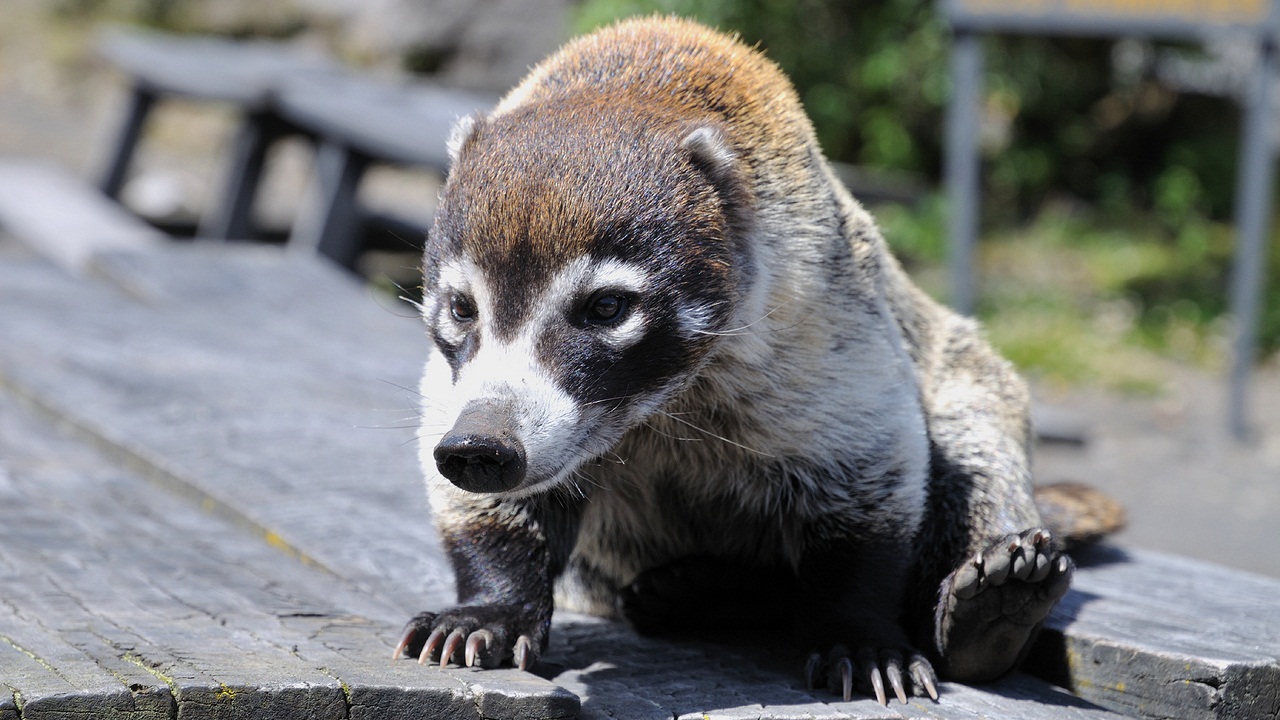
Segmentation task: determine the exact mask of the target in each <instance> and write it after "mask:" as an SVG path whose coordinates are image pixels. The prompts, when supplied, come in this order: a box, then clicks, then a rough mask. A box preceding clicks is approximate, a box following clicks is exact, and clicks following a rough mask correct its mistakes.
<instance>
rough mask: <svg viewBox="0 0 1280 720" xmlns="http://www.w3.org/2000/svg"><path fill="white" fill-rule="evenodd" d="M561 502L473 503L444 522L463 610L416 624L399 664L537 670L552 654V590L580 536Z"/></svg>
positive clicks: (426, 616)
mask: <svg viewBox="0 0 1280 720" xmlns="http://www.w3.org/2000/svg"><path fill="white" fill-rule="evenodd" d="M560 500H561V499H560V498H555V499H552V500H551V502H550V503H548V501H547V499H546V498H533V499H526V500H502V499H492V500H488V501H472V502H467V503H465V506H466V507H465V509H463V508H459V509H458V512H457V513H452V514H454V515H456V518H449V517H445V518H440V519H438V524H439V528H440V533H441V537H442V539H443V542H444V547H445V550H446V552H447V553H448V554H449V559H450V561H451V562H452V564H453V570H454V577H455V581H456V584H457V596H458V604H457V606H455V607H452V608H449V609H447V610H443V611H440V612H429V611H428V612H423V613H420V614H419V615H417V616H416V617H414V618H413V619H412V620H410V621H409V624H408V625H407V626H406V627H405V631H404V635H403V637H402V639H401V640H400V643H399V644H398V645H397V646H396V650H395V657H400V656H401V654H402V653H403V654H405V655H408V656H409V657H416V658H418V661H419V662H422V663H425V662H428V661H430V662H439V663H440V665H441V666H442V667H443V666H445V665H448V664H449V663H450V662H457V663H459V664H465V665H466V666H468V667H474V666H480V667H485V668H493V667H499V666H501V665H507V664H510V665H514V666H516V667H518V668H520V669H521V670H525V669H528V668H529V667H531V666H532V665H533V663H534V662H535V661H536V660H537V658H538V656H540V655H541V654H542V652H543V651H544V650H546V647H547V640H548V637H549V631H550V627H551V614H552V611H553V610H554V602H553V599H552V586H553V584H554V583H555V579H556V577H558V576H559V575H560V573H561V572H563V570H564V566H565V562H566V560H567V558H568V556H569V552H570V551H571V550H572V547H573V542H574V538H575V537H576V534H577V526H578V517H579V516H578V511H577V508H576V507H574V506H572V505H571V504H568V501H564V502H563V503H560ZM552 504H554V505H555V508H554V510H549V507H550V505H552Z"/></svg>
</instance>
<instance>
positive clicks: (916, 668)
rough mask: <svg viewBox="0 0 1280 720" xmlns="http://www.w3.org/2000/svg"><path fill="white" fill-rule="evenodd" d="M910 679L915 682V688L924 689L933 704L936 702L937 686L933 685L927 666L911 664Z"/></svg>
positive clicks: (931, 675)
mask: <svg viewBox="0 0 1280 720" xmlns="http://www.w3.org/2000/svg"><path fill="white" fill-rule="evenodd" d="M911 679H912V680H913V681H915V684H916V687H918V688H924V691H925V692H927V693H929V697H930V698H932V699H933V701H934V702H937V701H938V686H937V685H936V684H934V681H933V674H932V673H931V672H929V669H928V666H927V665H922V664H920V663H912V667H911Z"/></svg>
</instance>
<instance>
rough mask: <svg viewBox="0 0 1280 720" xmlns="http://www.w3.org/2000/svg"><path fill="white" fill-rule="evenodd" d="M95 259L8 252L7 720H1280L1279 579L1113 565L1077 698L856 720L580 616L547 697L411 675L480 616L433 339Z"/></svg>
mask: <svg viewBox="0 0 1280 720" xmlns="http://www.w3.org/2000/svg"><path fill="white" fill-rule="evenodd" d="M2 219H3V218H2V217H0V220H2ZM78 257H79V258H80V259H78V260H77V263H78V266H79V267H81V268H82V270H83V273H84V277H76V276H75V275H73V274H71V273H69V272H67V271H66V270H64V269H62V268H60V267H58V266H56V265H54V264H52V263H50V262H48V261H47V260H45V259H44V258H42V257H40V256H37V255H36V254H33V253H30V252H28V251H26V250H24V249H23V248H22V247H19V246H17V245H16V244H15V243H14V242H13V240H12V239H11V238H5V237H3V236H0V720H16V719H17V718H26V719H34V718H71V717H77V718H83V717H110V718H115V717H120V718H176V717H182V718H187V717H192V718H194V717H208V718H232V717H236V718H277V717H278V718H286V717H288V718H293V717H316V718H330V717H332V718H374V717H376V718H398V717H459V718H481V717H483V718H506V717H572V716H580V717H586V718H606V717H616V718H679V717H691V718H692V717H703V716H704V715H705V716H707V717H712V718H901V717H918V718H975V717H997V718H1050V717H1052V718H1081V719H1084V718H1089V719H1095V718H1096V719H1102V718H1111V717H1119V715H1118V714H1117V713H1123V714H1125V715H1134V716H1141V717H1151V718H1157V717H1178V718H1276V717H1280V660H1278V658H1280V606H1278V601H1277V598H1280V582H1276V581H1273V580H1269V579H1266V578H1262V577H1259V576H1254V575H1250V574H1247V573H1241V572H1236V571H1231V570H1226V569H1223V568H1220V567H1217V566H1212V565H1208V564H1204V563H1198V562H1191V561H1187V560H1183V559H1179V558H1174V557H1169V556H1161V555H1155V554H1150V553H1138V552H1130V553H1125V552H1123V551H1121V550H1117V549H1108V548H1103V549H1101V550H1099V551H1096V552H1094V553H1092V554H1090V555H1088V556H1085V557H1082V558H1081V559H1082V560H1083V561H1085V564H1086V566H1085V567H1083V568H1082V570H1081V572H1080V573H1079V575H1078V580H1077V582H1076V585H1075V588H1074V589H1073V590H1072V592H1071V593H1070V594H1069V595H1068V597H1067V599H1066V600H1065V601H1064V603H1063V605H1062V607H1061V608H1060V609H1059V610H1058V611H1057V612H1056V613H1055V615H1054V617H1053V620H1052V623H1051V624H1052V627H1051V628H1050V630H1049V631H1047V632H1046V633H1045V634H1044V635H1043V636H1042V640H1041V642H1040V644H1039V645H1038V647H1037V651H1036V653H1035V655H1034V657H1033V658H1032V661H1031V662H1030V664H1029V666H1028V669H1029V670H1030V671H1033V672H1034V673H1035V674H1036V675H1038V676H1040V678H1048V679H1049V680H1052V681H1054V682H1057V683H1058V684H1059V685H1060V686H1065V687H1070V688H1072V689H1074V690H1075V692H1076V695H1073V694H1070V693H1068V692H1066V691H1064V690H1061V689H1059V688H1057V687H1055V686H1054V685H1052V684H1050V683H1049V682H1046V681H1045V680H1044V679H1039V678H1037V677H1033V676H1032V675H1029V674H1017V675H1014V676H1012V677H1010V678H1006V679H1005V680H1003V681H1001V682H999V683H996V684H994V685H991V686H987V687H981V688H971V687H965V686H961V685H956V684H950V683H946V684H944V686H943V693H942V698H941V701H940V702H939V703H936V704H935V703H932V702H928V701H921V700H913V702H912V703H910V704H909V705H906V706H902V705H897V704H895V705H891V706H889V707H888V708H883V707H880V706H878V705H876V704H875V703H874V702H872V701H870V700H865V699H864V700H855V701H853V702H850V703H842V702H834V701H833V698H832V696H830V695H827V694H825V693H823V692H819V693H810V692H806V691H804V690H803V688H802V687H801V685H800V683H799V681H798V678H799V673H798V670H797V667H798V665H796V664H795V663H793V659H792V658H774V657H770V656H767V655H765V654H763V653H760V652H755V651H750V650H744V649H741V648H735V649H729V648H723V647H717V646H713V645H706V644H699V643H690V642H674V641H673V642H668V641H658V640H652V639H645V638H640V637H637V636H635V635H634V634H633V633H631V632H630V631H629V630H628V629H627V628H625V627H623V626H620V625H617V624H614V623H607V622H601V621H598V620H594V619H591V618H584V617H577V616H572V615H563V616H558V617H557V621H556V623H557V625H556V629H555V630H554V632H553V641H552V647H551V650H550V652H549V653H548V655H547V657H546V659H545V662H543V663H542V664H541V665H540V666H539V668H537V673H536V674H531V673H521V672H517V671H514V670H505V671H485V672H480V671H471V670H461V669H449V670H439V669H437V668H427V667H421V666H419V665H417V664H416V663H414V662H412V661H408V660H403V661H399V662H392V661H391V660H390V659H389V657H390V654H391V649H392V647H393V644H394V642H395V640H396V638H397V634H398V632H399V630H400V628H401V626H402V624H403V622H404V621H405V620H406V619H407V618H408V617H409V616H410V615H411V614H413V613H414V612H417V611H418V610H421V609H424V608H428V607H432V606H439V605H444V604H447V603H448V602H449V601H450V599H451V596H452V580H451V577H450V574H449V572H448V569H447V567H446V564H445V562H444V560H443V557H442V555H441V553H440V550H439V548H438V545H437V541H436V538H435V531H434V529H433V527H432V525H431V519H430V516H429V515H428V512H427V504H426V499H425V495H424V493H423V491H422V488H421V486H420V483H421V481H420V479H419V477H418V471H417V468H416V450H415V448H414V445H413V434H414V430H413V426H414V423H415V420H416V416H415V412H414V405H415V395H414V392H413V390H412V388H413V387H414V386H415V385H416V382H417V375H418V372H419V364H420V361H421V359H422V358H423V356H424V354H425V352H426V342H427V341H426V338H425V335H424V333H423V331H422V328H421V325H420V324H419V322H418V320H417V319H416V318H414V317H412V313H411V312H409V311H408V310H407V309H406V308H405V307H402V306H401V305H399V304H397V303H396V302H395V301H393V300H390V299H386V298H381V297H379V296H377V295H375V294H374V293H373V292H372V291H370V290H368V289H366V288H364V287H362V286H360V285H359V284H357V283H356V282H355V281H353V280H352V279H351V278H350V277H349V276H347V275H346V274H344V273H342V272H341V271H339V270H337V269H335V268H333V267H331V266H330V265H328V264H326V263H325V262H324V261H322V260H319V259H316V258H314V257H312V256H309V255H304V254H299V253H290V252H282V251H279V250H276V249H271V248H262V247H249V246H242V245H225V244H224V245H208V246H206V245H188V246H161V247H150V249H141V250H134V251H115V252H107V253H96V254H90V256H88V257H87V259H86V258H83V257H80V256H78Z"/></svg>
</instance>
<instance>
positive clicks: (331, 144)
mask: <svg viewBox="0 0 1280 720" xmlns="http://www.w3.org/2000/svg"><path fill="white" fill-rule="evenodd" d="M277 103H278V107H279V112H280V114H281V116H282V117H284V118H286V119H287V120H288V121H289V122H291V123H293V124H294V125H296V126H298V127H304V128H307V129H308V131H310V132H311V133H313V134H314V135H315V136H316V137H317V138H318V144H319V147H318V149H317V152H316V165H315V169H314V171H313V172H312V175H311V185H310V187H309V189H308V194H307V197H306V199H305V202H306V204H305V205H304V207H303V209H302V210H301V211H300V212H299V217H298V221H297V222H296V223H295V224H294V227H293V232H292V233H291V234H290V236H289V244H290V245H291V246H295V247H299V248H304V249H311V250H314V251H316V252H319V253H320V254H322V255H325V256H326V257H330V258H332V259H334V260H335V261H337V262H338V263H340V264H342V265H344V266H346V267H352V266H353V265H354V264H355V260H356V257H357V255H358V254H359V252H360V250H361V245H360V243H359V236H360V234H359V227H360V224H361V223H362V222H363V220H364V218H363V213H362V211H361V210H360V206H359V202H358V196H357V193H358V190H359V186H360V181H361V179H362V178H363V177H364V174H365V171H366V170H367V169H368V168H369V167H370V166H371V165H373V164H375V163H386V164H392V165H399V166H407V167H416V168H422V169H427V170H431V171H434V172H436V173H437V174H438V175H440V176H442V177H443V175H444V173H445V171H446V170H447V168H448V164H449V158H448V154H447V153H446V150H445V140H446V139H447V138H448V136H449V132H450V130H451V129H452V128H453V124H454V122H455V121H457V119H458V118H460V117H463V116H465V115H470V114H472V113H476V112H479V111H482V110H487V109H489V108H490V107H492V106H493V105H494V104H496V103H497V97H496V96H491V95H486V94H483V93H476V92H471V91H466V90H459V89H456V88H447V87H442V86H439V85H434V84H430V83H424V82H392V81H386V80H383V81H378V80H372V79H370V78H368V77H366V76H363V75H357V74H354V73H333V74H329V75H325V76H314V75H313V76H306V77H297V78H293V79H291V80H290V81H288V82H286V83H285V84H284V85H283V87H282V88H281V91H280V93H279V96H278V101H277ZM422 201H423V203H424V204H425V203H427V202H430V199H429V198H423V199H422ZM414 230H415V231H416V234H418V235H419V236H420V237H421V236H423V235H425V233H426V228H425V227H424V228H414Z"/></svg>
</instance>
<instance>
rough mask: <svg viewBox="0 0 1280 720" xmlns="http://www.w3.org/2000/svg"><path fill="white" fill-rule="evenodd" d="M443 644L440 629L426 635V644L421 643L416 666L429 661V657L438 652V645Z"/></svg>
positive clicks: (442, 634) (442, 633)
mask: <svg viewBox="0 0 1280 720" xmlns="http://www.w3.org/2000/svg"><path fill="white" fill-rule="evenodd" d="M443 643H444V630H443V629H440V628H436V629H434V630H431V634H430V635H426V642H425V643H422V652H421V653H420V655H419V656H417V664H419V665H422V664H425V662H426V661H428V660H430V659H431V656H433V655H435V652H436V651H438V650H440V644H443Z"/></svg>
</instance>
